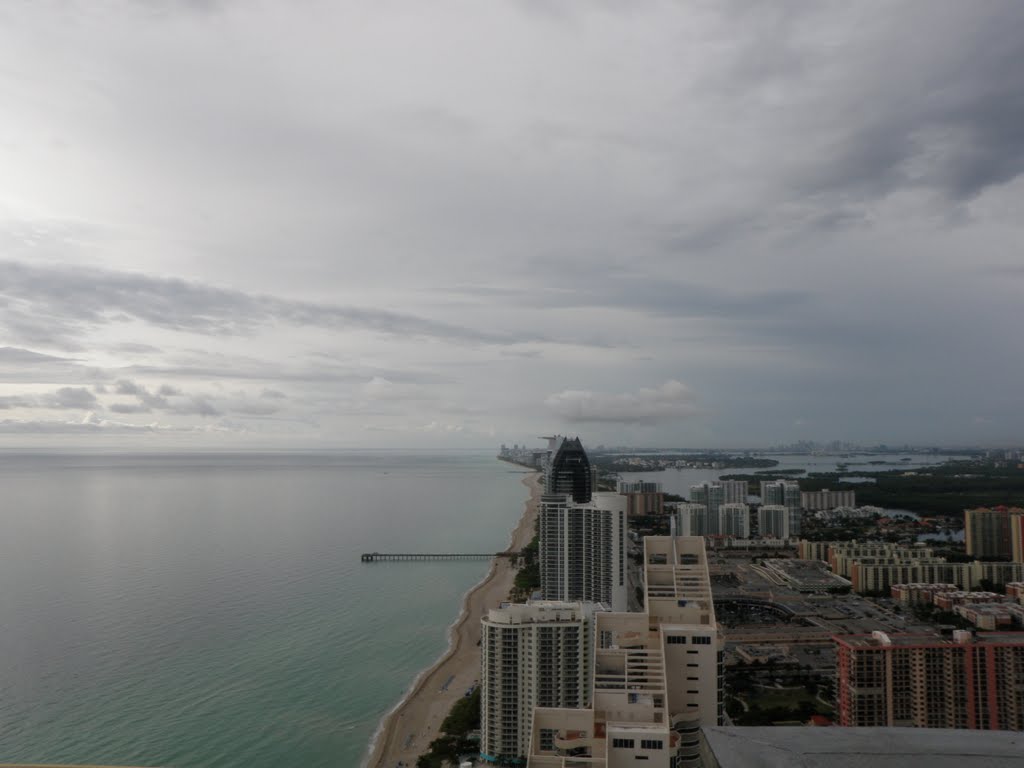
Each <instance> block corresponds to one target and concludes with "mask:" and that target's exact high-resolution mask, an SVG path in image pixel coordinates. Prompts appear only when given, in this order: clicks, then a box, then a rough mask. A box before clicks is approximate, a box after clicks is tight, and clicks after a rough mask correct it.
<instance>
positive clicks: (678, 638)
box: [665, 635, 686, 645]
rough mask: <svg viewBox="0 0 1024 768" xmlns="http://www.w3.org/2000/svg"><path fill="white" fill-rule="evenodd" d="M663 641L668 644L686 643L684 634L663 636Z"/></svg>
mask: <svg viewBox="0 0 1024 768" xmlns="http://www.w3.org/2000/svg"><path fill="white" fill-rule="evenodd" d="M665 642H667V643H668V644H669V645H685V644H686V636H685V635H672V636H670V637H667V638H665Z"/></svg>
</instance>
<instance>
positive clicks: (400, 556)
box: [360, 552, 519, 563]
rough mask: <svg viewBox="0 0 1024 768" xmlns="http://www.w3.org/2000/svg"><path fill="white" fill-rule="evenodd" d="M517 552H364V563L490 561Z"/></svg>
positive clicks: (511, 555)
mask: <svg viewBox="0 0 1024 768" xmlns="http://www.w3.org/2000/svg"><path fill="white" fill-rule="evenodd" d="M518 554H519V553H518V552H487V553H482V552H364V553H363V554H362V556H361V557H360V559H361V560H362V561H363V562H364V563H393V562H399V561H417V560H490V559H491V558H492V557H515V556H516V555H518Z"/></svg>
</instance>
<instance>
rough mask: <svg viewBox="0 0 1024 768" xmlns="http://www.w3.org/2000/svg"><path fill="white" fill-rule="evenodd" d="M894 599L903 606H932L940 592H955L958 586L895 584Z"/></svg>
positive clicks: (891, 588) (892, 591)
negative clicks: (933, 599)
mask: <svg viewBox="0 0 1024 768" xmlns="http://www.w3.org/2000/svg"><path fill="white" fill-rule="evenodd" d="M889 589H890V591H891V594H892V599H893V600H896V601H897V602H899V603H902V604H903V605H931V604H932V598H934V597H935V595H936V594H938V593H939V592H955V591H956V589H957V586H956V584H919V583H915V584H893V585H892V586H891V587H890V588H889Z"/></svg>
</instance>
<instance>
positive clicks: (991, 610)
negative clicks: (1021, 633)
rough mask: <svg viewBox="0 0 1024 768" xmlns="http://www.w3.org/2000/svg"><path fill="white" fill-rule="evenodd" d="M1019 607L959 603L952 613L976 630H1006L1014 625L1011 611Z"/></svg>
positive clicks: (997, 604)
mask: <svg viewBox="0 0 1024 768" xmlns="http://www.w3.org/2000/svg"><path fill="white" fill-rule="evenodd" d="M1016 607H1019V606H1013V605H1010V604H999V603H959V604H957V605H955V606H953V613H955V614H956V615H957V616H961V617H963V618H964V619H966V620H967V621H969V622H971V624H973V625H974V626H975V627H977V628H978V629H984V630H991V631H994V630H997V629H1008V628H1009V627H1011V626H1013V624H1014V618H1015V617H1014V611H1013V609H1014V608H1016Z"/></svg>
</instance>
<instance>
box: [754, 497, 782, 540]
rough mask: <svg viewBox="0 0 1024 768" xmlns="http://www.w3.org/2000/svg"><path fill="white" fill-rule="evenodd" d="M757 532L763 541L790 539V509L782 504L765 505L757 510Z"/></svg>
mask: <svg viewBox="0 0 1024 768" xmlns="http://www.w3.org/2000/svg"><path fill="white" fill-rule="evenodd" d="M757 531H758V533H757V535H758V536H759V537H760V538H762V539H788V538H789V508H788V507H785V506H783V505H782V504H763V505H762V506H761V508H760V509H758V510H757Z"/></svg>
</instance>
